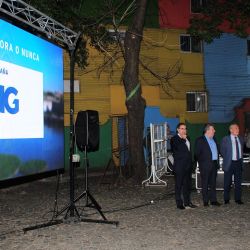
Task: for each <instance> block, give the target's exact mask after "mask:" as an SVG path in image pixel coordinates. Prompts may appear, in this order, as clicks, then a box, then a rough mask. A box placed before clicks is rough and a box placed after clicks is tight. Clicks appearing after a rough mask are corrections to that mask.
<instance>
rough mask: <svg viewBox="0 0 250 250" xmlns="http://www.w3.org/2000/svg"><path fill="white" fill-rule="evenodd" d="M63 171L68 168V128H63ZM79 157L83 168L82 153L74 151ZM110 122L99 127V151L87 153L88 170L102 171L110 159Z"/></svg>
mask: <svg viewBox="0 0 250 250" xmlns="http://www.w3.org/2000/svg"><path fill="white" fill-rule="evenodd" d="M64 135H65V169H68V168H69V146H70V141H69V138H70V128H69V127H65V130H64ZM76 152H77V153H79V154H80V155H81V162H80V167H81V168H83V167H84V161H83V160H82V159H83V152H80V151H78V150H76ZM111 152H112V149H111V120H108V121H107V122H106V123H105V124H103V125H101V126H100V144H99V150H98V151H96V152H90V153H88V158H89V168H90V170H91V169H95V170H97V169H104V168H105V167H106V166H107V164H108V162H109V160H110V158H111V155H112V154H111Z"/></svg>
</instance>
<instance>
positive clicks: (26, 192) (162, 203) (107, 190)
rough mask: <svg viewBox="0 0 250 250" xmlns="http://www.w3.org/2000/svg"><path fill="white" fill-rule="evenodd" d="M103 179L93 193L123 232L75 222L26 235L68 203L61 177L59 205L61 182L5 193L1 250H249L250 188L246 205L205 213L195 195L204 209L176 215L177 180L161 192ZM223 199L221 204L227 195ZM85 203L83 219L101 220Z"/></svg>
mask: <svg viewBox="0 0 250 250" xmlns="http://www.w3.org/2000/svg"><path fill="white" fill-rule="evenodd" d="M99 179H100V178H99V177H92V178H90V193H91V194H92V195H93V196H94V198H95V199H96V200H97V202H98V203H99V204H100V205H101V206H102V210H103V212H104V214H105V216H106V217H107V219H108V220H115V221H119V226H118V227H116V226H115V225H108V224H100V223H86V222H74V219H72V220H69V221H65V222H64V223H62V224H58V225H54V226H50V227H44V228H41V229H36V230H31V231H28V232H26V233H25V234H24V233H23V229H24V228H27V227H30V226H34V225H40V224H44V223H47V222H49V221H50V219H51V218H52V216H53V213H54V212H53V211H56V210H59V211H60V210H61V209H62V208H63V207H64V206H65V205H66V204H67V202H68V200H69V182H68V178H67V176H66V175H65V176H62V178H61V182H60V185H59V191H58V197H57V203H55V200H56V199H55V193H56V192H55V191H56V177H50V178H47V179H44V180H40V181H35V182H32V183H28V184H23V185H19V186H15V187H11V188H7V189H2V190H0V202H1V207H0V249H4V250H5V249H18V250H23V249H25V250H26V249H32V250H33V249H39V250H40V249H58V250H64V249H65V250H66V249H67V250H71V249H72V250H74V249H86V250H94V249H102V250H106V249H107V250H113V249H115V250H118V249H121V250H123V249H124V250H128V249H132V250H133V249H150V250H151V249H153V250H154V249H157V250H158V249H159V250H161V249H197V250H198V249H199V250H200V249H212V250H216V249H223V250H225V249H250V188H248V187H244V190H243V200H244V202H245V204H244V205H236V204H235V203H234V202H231V204H230V205H222V206H221V207H208V208H204V207H203V206H202V203H201V195H200V194H199V193H197V192H196V191H195V190H194V192H193V193H192V197H193V202H194V203H195V204H197V205H198V206H199V207H197V208H195V209H186V210H177V209H176V207H175V202H174V196H173V180H172V177H168V182H169V185H168V187H161V188H160V187H147V188H141V187H128V186H123V187H119V188H118V187H110V186H109V185H97V183H98V180H99ZM83 180H84V178H83V176H78V178H77V181H76V184H77V188H76V190H77V193H78V194H79V193H81V192H82V191H83V190H84V185H83V182H84V181H83ZM218 200H219V201H222V192H218ZM151 201H153V203H151ZM85 202H86V201H85V200H84V199H80V200H79V201H78V202H77V203H76V205H77V210H78V212H79V213H80V214H81V216H82V218H85V219H91V218H94V219H101V217H100V215H99V213H98V212H97V210H96V209H93V208H88V207H86V206H85V204H86V203H85ZM55 204H57V205H58V209H57V206H55ZM62 215H65V213H63V214H62ZM59 218H60V217H58V219H59ZM75 218H76V217H75Z"/></svg>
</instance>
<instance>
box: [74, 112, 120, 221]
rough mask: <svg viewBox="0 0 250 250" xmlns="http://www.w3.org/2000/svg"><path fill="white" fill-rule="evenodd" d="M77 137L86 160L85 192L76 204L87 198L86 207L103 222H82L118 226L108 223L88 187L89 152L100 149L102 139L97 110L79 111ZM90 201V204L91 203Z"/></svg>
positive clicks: (77, 143) (78, 144) (76, 123)
mask: <svg viewBox="0 0 250 250" xmlns="http://www.w3.org/2000/svg"><path fill="white" fill-rule="evenodd" d="M75 136H76V145H77V147H78V149H79V150H80V151H82V152H84V160H85V190H84V191H83V193H82V194H80V195H79V196H78V197H77V198H76V199H75V200H74V202H77V201H78V200H80V199H81V198H83V197H85V198H86V207H92V208H95V209H96V210H97V211H98V212H99V214H100V215H101V216H102V218H103V220H90V219H82V220H81V221H86V222H96V223H108V224H115V225H118V222H117V221H108V220H107V218H106V217H105V215H104V214H103V212H102V211H101V206H100V205H99V204H98V203H97V201H96V200H95V198H94V197H93V196H92V195H91V193H90V191H89V187H88V168H89V160H88V155H87V153H88V152H95V151H97V150H98V149H99V137H100V127H99V115H98V112H97V111H95V110H86V111H79V112H78V114H77V117H76V122H75ZM89 201H90V202H89Z"/></svg>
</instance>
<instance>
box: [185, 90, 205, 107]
mask: <svg viewBox="0 0 250 250" xmlns="http://www.w3.org/2000/svg"><path fill="white" fill-rule="evenodd" d="M187 111H188V112H207V93H206V92H198V91H197V92H196V91H194V92H187Z"/></svg>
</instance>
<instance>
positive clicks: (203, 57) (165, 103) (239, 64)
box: [64, 0, 250, 167]
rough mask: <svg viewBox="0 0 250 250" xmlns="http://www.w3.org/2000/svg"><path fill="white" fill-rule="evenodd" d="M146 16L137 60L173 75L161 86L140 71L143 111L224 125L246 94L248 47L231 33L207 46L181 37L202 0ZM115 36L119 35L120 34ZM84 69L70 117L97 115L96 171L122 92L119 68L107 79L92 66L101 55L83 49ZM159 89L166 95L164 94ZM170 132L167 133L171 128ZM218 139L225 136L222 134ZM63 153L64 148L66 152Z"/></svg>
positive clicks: (155, 4)
mask: <svg viewBox="0 0 250 250" xmlns="http://www.w3.org/2000/svg"><path fill="white" fill-rule="evenodd" d="M149 2H150V6H149V7H150V8H149V10H148V11H147V15H146V27H145V29H144V36H143V41H142V46H141V58H143V60H144V61H145V62H146V63H147V65H150V68H151V69H152V70H153V71H154V72H156V73H157V74H158V75H161V76H163V75H166V74H167V72H169V69H170V68H171V67H173V65H178V66H179V68H178V70H179V72H178V74H177V75H176V76H175V77H174V78H172V79H169V82H168V83H169V84H168V85H167V86H166V85H165V86H164V85H161V84H160V82H159V81H158V80H157V79H156V78H155V77H153V76H152V74H150V73H149V72H147V71H145V70H143V69H141V70H140V83H141V84H142V92H143V96H144V98H145V99H146V104H147V106H148V107H157V108H159V110H160V113H161V115H162V116H163V117H166V118H167V119H171V118H173V119H176V118H177V119H179V121H183V122H184V121H186V122H187V123H188V124H189V126H191V125H192V124H196V125H194V127H195V126H199V124H204V123H205V122H207V121H210V122H215V123H226V125H228V123H229V122H230V121H232V120H233V119H234V116H235V113H234V110H235V107H236V106H238V105H240V104H241V101H242V98H247V97H248V95H249V94H248V93H249V80H250V79H249V74H250V66H249V65H250V59H249V58H250V57H249V55H250V42H249V40H247V39H239V38H236V37H234V36H233V35H232V34H224V35H223V36H222V38H221V39H217V40H215V41H214V42H213V43H212V44H203V43H202V42H201V41H199V40H198V39H196V38H195V37H191V36H190V35H189V34H187V31H186V29H187V28H188V26H189V19H190V17H191V15H195V14H196V13H197V12H198V11H199V7H201V6H202V5H203V4H204V3H205V2H206V1H202V0H199V1H193V0H192V1H191V0H179V1H166V0H158V1H157V0H153V1H149ZM120 32H121V33H122V32H125V29H121V30H120ZM89 55H90V57H89V66H88V67H87V69H86V70H85V71H82V70H80V69H78V68H76V70H75V79H76V81H77V82H76V85H77V86H78V87H79V88H78V89H79V90H78V92H76V93H75V114H74V115H75V117H76V115H77V112H78V111H79V110H87V109H93V110H97V111H98V112H99V118H100V122H101V140H100V143H101V146H100V150H99V151H98V152H97V153H98V154H100V155H101V157H96V156H95V154H96V153H94V156H93V159H94V158H96V159H97V158H98V160H99V162H98V163H96V162H97V161H96V160H93V162H95V163H94V164H96V167H99V166H100V165H102V166H103V165H106V164H107V163H108V162H109V159H110V157H111V155H112V150H113V145H114V143H113V141H112V140H113V139H112V129H113V127H112V119H111V117H114V116H122V115H124V114H126V113H127V110H126V106H125V93H124V89H123V85H122V83H121V72H122V68H123V65H124V62H123V61H122V60H119V61H117V63H116V64H115V65H114V68H113V74H112V75H111V74H110V72H108V71H105V72H102V73H101V74H100V71H98V70H97V69H98V65H100V64H101V63H102V62H103V55H102V54H101V53H99V52H98V51H96V50H95V49H93V48H90V50H89ZM64 78H65V80H68V79H69V62H68V56H67V55H66V54H65V75H64ZM164 88H165V90H167V91H164ZM64 100H65V126H66V130H67V129H68V126H69V104H70V103H69V93H65V95H64ZM172 129H173V128H172ZM221 131H222V134H223V133H224V134H225V133H226V130H225V131H224V132H223V129H222V130H221ZM66 152H67V149H66Z"/></svg>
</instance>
